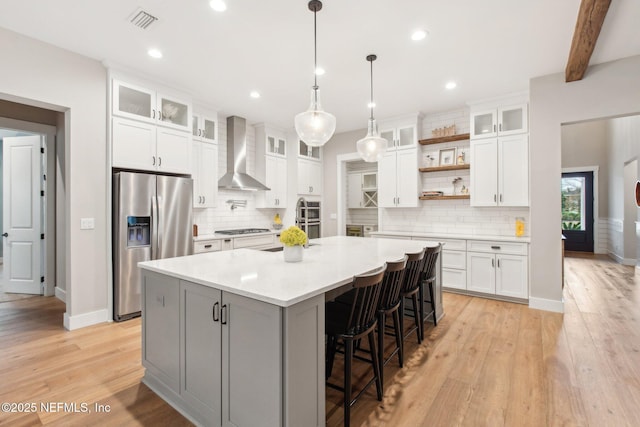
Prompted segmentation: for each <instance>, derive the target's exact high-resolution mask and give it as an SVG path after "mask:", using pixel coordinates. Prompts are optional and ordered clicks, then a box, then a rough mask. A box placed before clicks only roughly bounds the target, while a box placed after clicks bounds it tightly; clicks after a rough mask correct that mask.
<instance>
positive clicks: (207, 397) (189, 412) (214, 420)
mask: <svg viewBox="0 0 640 427" xmlns="http://www.w3.org/2000/svg"><path fill="white" fill-rule="evenodd" d="M437 244H438V243H436V242H424V241H415V240H414V241H412V240H394V239H365V238H359V237H344V236H336V237H328V238H321V239H315V240H313V241H312V243H311V245H310V247H309V248H307V249H305V251H304V260H303V261H302V262H299V263H286V262H284V261H283V256H282V254H281V253H277V252H262V251H256V250H251V249H237V250H232V251H223V252H213V253H204V254H198V255H192V256H187V257H180V258H169V259H162V260H155V261H147V262H143V263H140V264H139V266H140V268H141V270H142V301H143V307H142V363H143V366H144V367H145V368H146V369H145V375H144V378H143V382H144V383H145V384H146V385H147V386H149V387H150V388H151V389H152V390H153V391H154V392H156V393H157V394H158V395H160V396H161V397H162V398H163V399H164V400H166V401H167V402H168V403H169V404H171V405H172V406H173V407H175V408H176V409H177V410H178V411H180V412H181V413H182V414H183V415H185V416H186V417H187V418H188V419H189V420H191V421H192V422H194V423H195V424H198V425H216V426H217V425H224V426H239V427H243V426H256V425H260V426H323V425H325V409H324V399H325V390H324V387H325V385H324V384H325V378H324V303H325V294H326V293H332V292H333V293H335V292H339V288H342V287H345V288H346V287H348V286H349V284H350V283H351V280H352V278H353V276H354V275H357V274H362V273H365V272H368V271H372V270H375V269H377V268H378V267H380V266H382V265H383V264H384V263H385V262H386V261H393V260H397V259H399V258H402V256H403V255H404V254H405V253H407V252H416V251H419V250H420V249H421V248H422V247H424V246H435V245H437Z"/></svg>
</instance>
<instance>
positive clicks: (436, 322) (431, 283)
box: [429, 282, 438, 326]
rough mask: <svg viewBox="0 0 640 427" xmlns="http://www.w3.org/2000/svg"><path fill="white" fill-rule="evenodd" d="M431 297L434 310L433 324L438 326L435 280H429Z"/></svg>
mask: <svg viewBox="0 0 640 427" xmlns="http://www.w3.org/2000/svg"><path fill="white" fill-rule="evenodd" d="M429 299H430V300H431V310H432V311H433V326H438V317H437V316H436V299H435V298H434V296H433V282H429Z"/></svg>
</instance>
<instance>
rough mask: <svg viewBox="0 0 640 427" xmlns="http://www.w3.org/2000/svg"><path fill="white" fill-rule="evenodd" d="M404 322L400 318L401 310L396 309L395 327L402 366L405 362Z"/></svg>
mask: <svg viewBox="0 0 640 427" xmlns="http://www.w3.org/2000/svg"><path fill="white" fill-rule="evenodd" d="M401 325H402V322H401V320H400V310H396V311H394V312H393V329H394V330H395V332H396V345H397V346H398V363H399V365H400V367H401V368H402V365H403V363H404V353H403V347H404V335H403V334H402V328H401Z"/></svg>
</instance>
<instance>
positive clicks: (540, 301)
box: [529, 296, 564, 313]
mask: <svg viewBox="0 0 640 427" xmlns="http://www.w3.org/2000/svg"><path fill="white" fill-rule="evenodd" d="M529 308H535V309H536V310H544V311H553V312H554V313H564V302H563V301H556V300H552V299H544V298H534V297H532V296H530V297H529Z"/></svg>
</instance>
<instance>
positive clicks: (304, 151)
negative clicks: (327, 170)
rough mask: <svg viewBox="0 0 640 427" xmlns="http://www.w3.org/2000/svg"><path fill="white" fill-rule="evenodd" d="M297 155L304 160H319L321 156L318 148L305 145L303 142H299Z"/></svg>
mask: <svg viewBox="0 0 640 427" xmlns="http://www.w3.org/2000/svg"><path fill="white" fill-rule="evenodd" d="M298 155H299V156H300V157H304V158H306V159H315V160H320V159H321V156H322V150H320V147H311V146H309V145H307V144H305V142H304V141H303V140H299V141H298Z"/></svg>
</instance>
